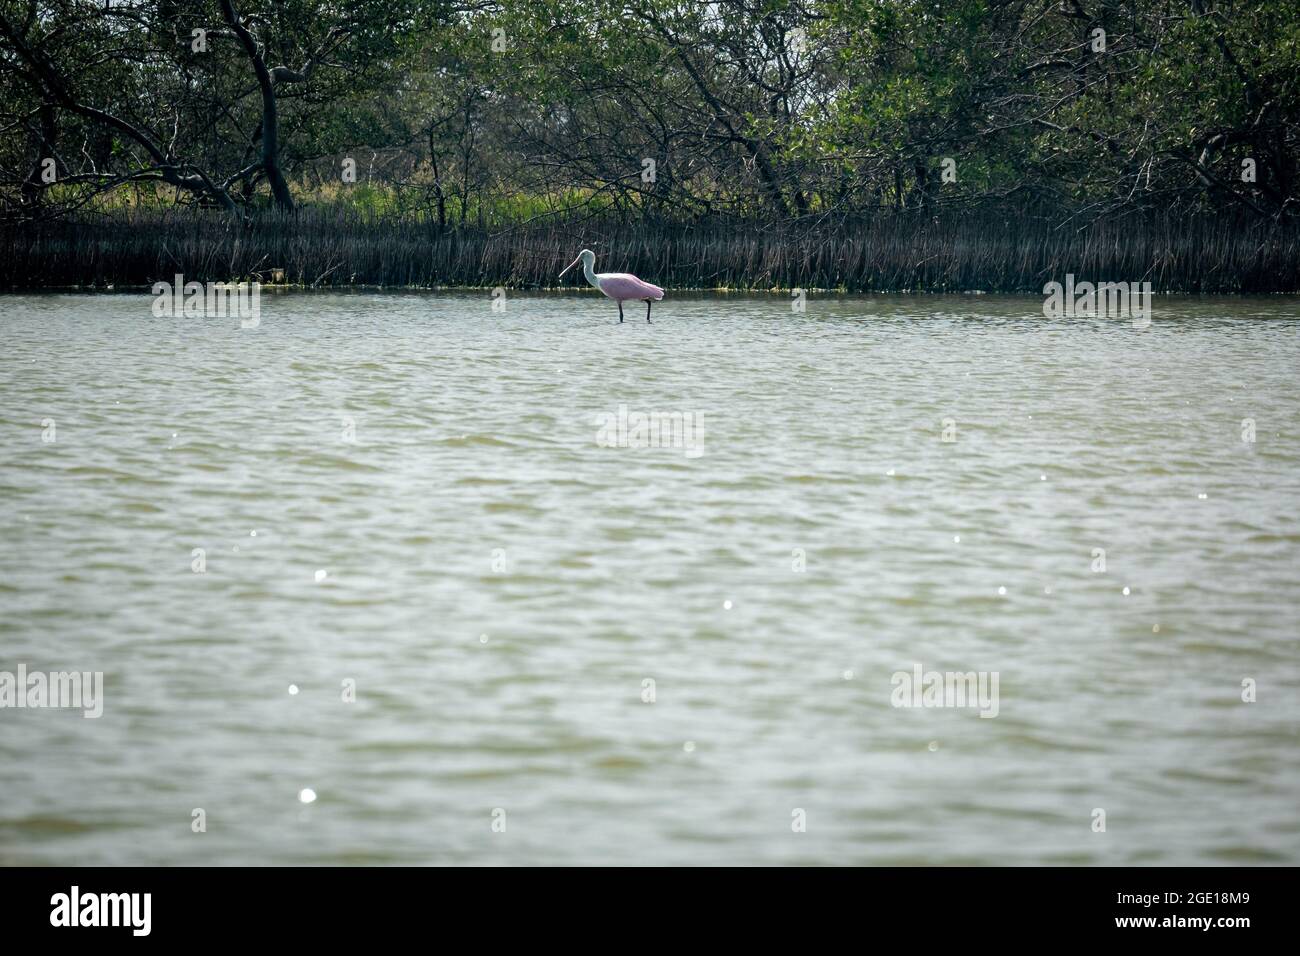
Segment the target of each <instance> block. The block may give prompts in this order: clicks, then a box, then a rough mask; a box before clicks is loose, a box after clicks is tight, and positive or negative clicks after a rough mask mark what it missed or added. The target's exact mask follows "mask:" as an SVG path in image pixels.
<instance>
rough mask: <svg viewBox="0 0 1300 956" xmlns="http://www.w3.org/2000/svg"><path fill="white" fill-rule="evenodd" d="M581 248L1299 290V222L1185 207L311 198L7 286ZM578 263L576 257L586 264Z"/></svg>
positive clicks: (750, 272) (881, 275) (613, 255)
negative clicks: (725, 206)
mask: <svg viewBox="0 0 1300 956" xmlns="http://www.w3.org/2000/svg"><path fill="white" fill-rule="evenodd" d="M583 247H589V248H591V249H594V250H595V251H596V253H597V255H598V261H597V268H598V269H600V270H602V271H627V272H634V273H636V274H638V275H640V276H642V277H644V278H647V279H650V280H652V281H654V282H657V283H658V284H660V285H663V286H665V287H669V288H674V289H763V290H775V289H793V288H806V289H839V290H844V291H849V292H860V291H902V290H911V291H934V292H941V291H946V292H952V291H976V290H978V291H986V292H1041V290H1042V287H1043V284H1044V283H1046V282H1048V281H1052V280H1063V279H1064V276H1065V275H1066V273H1073V274H1074V276H1075V277H1076V279H1077V280H1091V281H1116V282H1117V281H1143V280H1149V281H1150V282H1151V283H1152V287H1153V289H1154V290H1155V291H1157V292H1190V293H1272V292H1296V291H1300V227H1297V224H1296V223H1295V222H1283V223H1272V222H1260V221H1248V220H1245V219H1234V218H1227V217H1215V218H1209V217H1206V218H1197V217H1187V216H1176V215H1173V214H1161V215H1154V216H1152V215H1142V216H1136V215H1133V216H1122V217H1106V218H1099V219H1095V220H1093V221H1091V222H1088V223H1080V222H1077V221H1070V222H1064V223H1063V222H1061V221H1059V217H1057V219H1056V220H1054V219H1053V218H1050V217H1046V216H1035V215H1017V214H1007V213H1000V212H989V211H987V210H965V211H949V212H944V213H941V214H939V215H932V214H923V213H920V212H907V211H905V212H898V213H889V214H881V215H877V216H873V217H870V218H859V219H852V220H839V221H835V222H825V221H812V222H791V223H785V224H779V225H771V224H761V223H753V222H735V221H711V222H703V223H689V224H684V223H652V222H643V223H637V224H626V223H618V222H611V221H596V220H591V221H587V222H568V223H556V222H550V223H531V224H524V225H520V226H516V227H513V228H508V229H502V230H497V231H481V230H466V229H459V230H456V229H439V228H438V227H437V225H436V224H434V223H430V222H427V221H423V220H420V219H392V218H378V217H373V216H367V215H366V214H364V213H358V212H357V211H356V210H345V209H338V208H329V207H325V208H321V207H312V208H304V209H300V210H298V211H297V212H295V213H292V214H281V213H274V212H262V213H258V214H256V215H254V216H252V217H250V218H249V219H248V220H245V221H240V220H238V219H234V218H232V217H228V216H224V215H221V214H219V213H208V212H198V211H194V210H186V209H178V210H156V209H155V210H148V209H126V210H118V211H115V212H113V213H112V214H111V215H95V216H84V217H82V218H73V219H62V220H56V221H52V222H47V223H43V224H40V225H34V226H25V227H22V228H8V229H5V230H4V231H3V232H0V288H8V289H33V288H72V287H81V288H85V287H93V288H106V287H110V286H111V287H117V288H121V287H131V286H147V285H150V284H152V283H153V282H155V281H157V280H160V279H162V280H168V281H170V280H171V279H172V278H173V277H174V276H175V275H176V274H177V273H180V274H182V275H184V277H185V279H186V280H187V281H189V280H198V281H228V280H239V279H257V280H260V281H263V282H283V283H285V284H289V285H301V286H307V287H346V286H370V287H413V288H432V287H454V286H462V287H486V288H491V287H495V286H505V287H510V288H546V287H555V286H557V285H562V284H563V285H567V284H570V283H571V282H577V283H580V282H581V276H575V275H574V274H572V273H571V274H570V275H569V276H566V277H565V279H564V281H563V282H559V281H557V278H556V276H557V274H558V273H559V271H560V269H561V268H563V267H564V266H565V265H566V264H568V262H570V261H571V260H572V259H573V257H574V256H575V255H576V253H577V251H578V250H579V249H581V248H583ZM575 272H576V270H575Z"/></svg>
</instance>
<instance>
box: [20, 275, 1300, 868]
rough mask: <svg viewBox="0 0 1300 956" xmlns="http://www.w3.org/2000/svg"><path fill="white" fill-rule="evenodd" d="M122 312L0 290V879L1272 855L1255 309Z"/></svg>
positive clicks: (974, 299) (1206, 303)
mask: <svg viewBox="0 0 1300 956" xmlns="http://www.w3.org/2000/svg"><path fill="white" fill-rule="evenodd" d="M150 304H151V297H150V296H148V295H110V296H89V295H48V296H8V297H5V298H3V299H0V329H3V333H4V339H5V347H4V349H3V350H2V352H0V499H2V500H3V510H2V512H0V544H2V545H3V547H0V671H11V672H12V671H15V670H16V668H17V667H18V665H19V664H23V665H24V666H25V667H26V668H27V669H28V670H29V671H34V670H44V671H61V670H62V671H66V670H74V669H75V670H80V671H87V672H94V671H102V672H103V674H104V699H103V716H102V717H100V718H98V719H86V718H83V717H82V716H81V712H80V711H76V710H71V709H31V708H25V709H0V766H3V768H4V771H3V784H2V786H0V794H2V797H0V863H7V864H21V863H78V864H128V863H147V864H207V863H216V864H232V863H257V864H277V863H286V864H287V863H309V864H337V863H432V864H446V863H491V864H501V863H518V864H545V863H553V864H571V863H605V862H608V863H621V864H623V863H625V864H634V863H649V864H667V863H685V864H703V863H742V864H752V863H823V864H832V863H833V864H850V863H928V864H941V863H942V864H951V863H1011V864H1020V863H1080V864H1126V865H1127V864H1161V863H1163V864H1203V863H1209V864H1236V863H1291V864H1295V863H1300V823H1297V818H1296V812H1295V808H1296V806H1297V803H1298V802H1300V801H1298V798H1300V753H1298V751H1297V747H1296V744H1297V733H1298V729H1300V723H1298V718H1300V698H1298V697H1297V690H1300V649H1298V648H1297V612H1296V607H1297V600H1298V598H1300V581H1298V573H1297V567H1300V562H1298V561H1297V558H1298V557H1300V555H1298V554H1297V550H1298V545H1300V507H1297V506H1298V505H1300V441H1298V439H1297V429H1296V423H1297V421H1298V420H1300V415H1298V413H1300V400H1298V396H1297V390H1296V386H1295V378H1296V372H1297V368H1298V367H1300V342H1298V340H1297V331H1298V330H1300V323H1298V322H1297V316H1300V305H1298V304H1297V301H1296V300H1295V299H1292V298H1278V299H1267V300H1260V299H1253V300H1252V299H1166V298H1164V297H1157V299H1156V302H1155V308H1154V315H1153V321H1152V323H1151V325H1150V327H1149V328H1145V329H1137V328H1134V327H1133V323H1132V322H1129V321H1124V320H1117V319H1104V318H1074V319H1069V320H1060V321H1054V320H1048V319H1046V318H1044V316H1043V314H1042V301H1041V299H1033V298H1019V299H1018V298H999V297H985V296H961V297H874V298H852V299H836V298H817V297H814V298H812V299H810V300H809V302H808V308H807V312H806V313H803V314H794V313H792V312H791V309H790V305H789V300H787V299H784V298H779V297H774V298H764V297H739V296H726V297H719V296H696V297H682V296H674V295H672V294H671V293H670V295H669V296H668V298H667V299H666V300H665V301H664V302H663V303H662V304H661V305H659V306H657V307H656V308H655V313H654V320H655V323H654V324H653V325H647V324H646V323H645V322H644V320H643V319H642V318H641V316H640V313H639V312H637V310H636V309H633V308H629V311H628V314H629V321H628V322H627V323H625V324H623V325H618V324H617V313H616V310H615V309H614V307H613V305H612V303H608V302H605V301H603V300H600V299H598V298H596V297H593V296H547V297H541V298H528V297H517V296H513V295H512V296H510V298H508V299H507V300H506V309H505V311H503V312H498V311H493V309H492V303H491V298H490V296H489V294H488V293H482V294H427V295H425V294H420V295H416V294H409V295H407V294H365V295H334V294H328V295H327V294H290V295H282V296H270V295H264V296H263V298H262V310H261V321H260V324H259V325H258V326H257V327H256V328H250V329H243V328H240V325H239V323H238V322H237V321H235V320H228V319H201V318H191V319H158V318H154V317H153V315H152V314H151V311H150ZM633 317H635V320H633ZM620 405H624V406H627V409H628V410H629V413H637V412H661V413H672V412H677V413H681V414H682V415H689V416H693V417H692V418H690V419H687V420H689V421H693V422H696V423H697V424H698V425H699V426H700V427H699V429H698V431H697V432H696V433H695V434H694V435H693V438H694V439H695V441H694V445H693V448H692V449H687V448H683V447H649V448H647V447H606V444H608V443H605V444H602V442H601V441H598V432H599V430H600V428H601V424H600V422H601V421H602V420H603V419H604V417H605V416H610V415H617V413H618V410H619V406H620ZM945 419H947V420H949V422H948V423H947V426H945ZM1247 420H1249V421H1250V422H1251V423H1253V428H1254V435H1253V437H1254V440H1253V441H1248V440H1243V436H1244V435H1246V434H1248V428H1247V426H1246V425H1245V424H1243V423H1244V422H1246V421H1247ZM51 423H52V425H53V429H52V430H51ZM945 438H952V439H954V440H952V441H946V440H944V439H945ZM688 451H691V454H687V452H688ZM195 549H201V560H200V558H199V556H196V550H195ZM1097 549H1104V551H1105V570H1104V571H1100V570H1096V567H1097V554H1096V551H1097ZM196 562H198V563H199V565H200V566H201V569H202V573H199V572H198V571H196V570H195V567H196ZM320 572H324V574H323V575H321V574H320ZM318 578H319V580H318ZM1126 588H1127V589H1128V591H1127V593H1125V589H1126ZM917 664H919V665H921V666H922V667H923V668H924V669H925V670H927V671H928V670H932V669H933V670H939V671H960V672H984V673H986V674H992V673H996V674H997V675H998V677H999V699H998V706H997V716H996V717H993V718H988V719H986V718H982V717H980V715H979V711H978V710H977V709H974V708H971V707H965V708H957V707H954V708H936V707H911V708H906V707H894V706H892V705H891V691H892V689H893V686H892V683H891V681H892V680H893V677H892V675H894V674H895V673H896V672H900V671H901V672H911V671H912V669H913V667H914V665H917ZM1243 681H1254V682H1255V688H1256V689H1255V698H1256V699H1255V700H1254V702H1253V703H1248V702H1244V701H1243V700H1242V696H1243ZM647 682H653V683H647ZM290 685H294V686H295V687H296V688H297V689H298V693H296V694H292V693H290V692H289V688H290ZM349 687H351V688H354V690H355V699H352V700H345V699H344V698H345V697H350V696H351V694H350V693H349V692H348V688H349ZM651 691H653V694H651ZM651 696H653V701H652V702H651V701H650V700H649V698H650V697H651ZM305 789H310V790H312V791H314V793H315V794H316V795H317V799H316V800H315V801H314V802H311V803H304V802H302V800H301V798H300V794H301V792H302V791H304V790H305ZM197 809H201V810H202V811H203V814H202V817H203V819H204V820H205V823H206V831H205V832H194V822H193V821H194V820H195V818H196V815H195V810H197ZM1099 809H1100V810H1104V811H1105V821H1106V829H1105V832H1095V830H1094V820H1095V819H1096V818H1097V815H1096V813H1095V811H1096V810H1099ZM798 811H802V815H801V814H800V813H799V812H798ZM801 820H802V821H803V823H804V824H805V825H804V826H803V828H802V829H803V832H796V830H797V829H800V827H799V824H800V821H801ZM494 823H495V824H496V825H495V827H494ZM502 823H504V829H502Z"/></svg>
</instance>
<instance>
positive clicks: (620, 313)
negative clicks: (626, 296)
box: [618, 299, 623, 322]
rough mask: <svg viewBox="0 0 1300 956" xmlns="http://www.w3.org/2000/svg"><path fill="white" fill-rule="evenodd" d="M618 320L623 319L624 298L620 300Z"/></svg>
mask: <svg viewBox="0 0 1300 956" xmlns="http://www.w3.org/2000/svg"><path fill="white" fill-rule="evenodd" d="M618 320H619V321H620V322H622V321H623V300H622V299H619V300H618Z"/></svg>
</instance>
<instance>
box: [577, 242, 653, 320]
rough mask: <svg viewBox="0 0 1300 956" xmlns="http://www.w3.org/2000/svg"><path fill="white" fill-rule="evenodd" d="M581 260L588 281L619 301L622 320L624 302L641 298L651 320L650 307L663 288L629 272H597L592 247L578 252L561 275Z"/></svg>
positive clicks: (619, 315) (648, 318)
mask: <svg viewBox="0 0 1300 956" xmlns="http://www.w3.org/2000/svg"><path fill="white" fill-rule="evenodd" d="M579 262H581V263H582V273H583V275H585V276H586V277H587V281H588V282H589V283H590V284H591V285H593V286H595V287H596V288H597V289H599V290H600V291H601V292H603V293H605V295H607V296H609V297H610V298H611V299H613V300H614V301H615V302H617V303H618V320H619V321H620V322H622V321H623V303H624V302H630V301H632V300H633V299H641V300H643V301H644V302H645V320H646V321H647V322H649V321H650V307H651V306H652V305H654V303H656V302H658V301H659V300H660V299H662V298H663V297H664V290H663V289H661V288H659V287H658V286H657V285H651V284H650V283H649V282H642V281H641V280H640V279H638V278H637V277H636V276H634V275H632V274H631V273H628V272H599V273H598V272H596V271H595V266H596V254H595V253H594V252H592V251H591V250H590V249H583V250H582V251H581V252H580V253H578V258H576V259H574V260H573V261H572V262H570V263H569V264H568V265H567V266H565V267H564V271H563V272H561V273H560V276H561V277H563V276H564V273H565V272H568V271H569V270H570V269H572V268H573V267H574V266H576V265H577V264H578V263H579Z"/></svg>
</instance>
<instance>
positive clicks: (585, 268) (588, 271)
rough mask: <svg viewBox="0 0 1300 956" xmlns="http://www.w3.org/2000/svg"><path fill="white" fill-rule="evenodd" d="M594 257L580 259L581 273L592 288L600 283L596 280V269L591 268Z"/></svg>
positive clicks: (597, 287)
mask: <svg viewBox="0 0 1300 956" xmlns="http://www.w3.org/2000/svg"><path fill="white" fill-rule="evenodd" d="M595 261H596V260H595V259H594V258H593V259H583V260H582V274H583V275H584V276H586V277H587V284H588V285H590V286H592V287H593V288H596V289H599V288H600V283H599V282H597V281H596V270H595V269H594V268H593V265H594V264H595Z"/></svg>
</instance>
